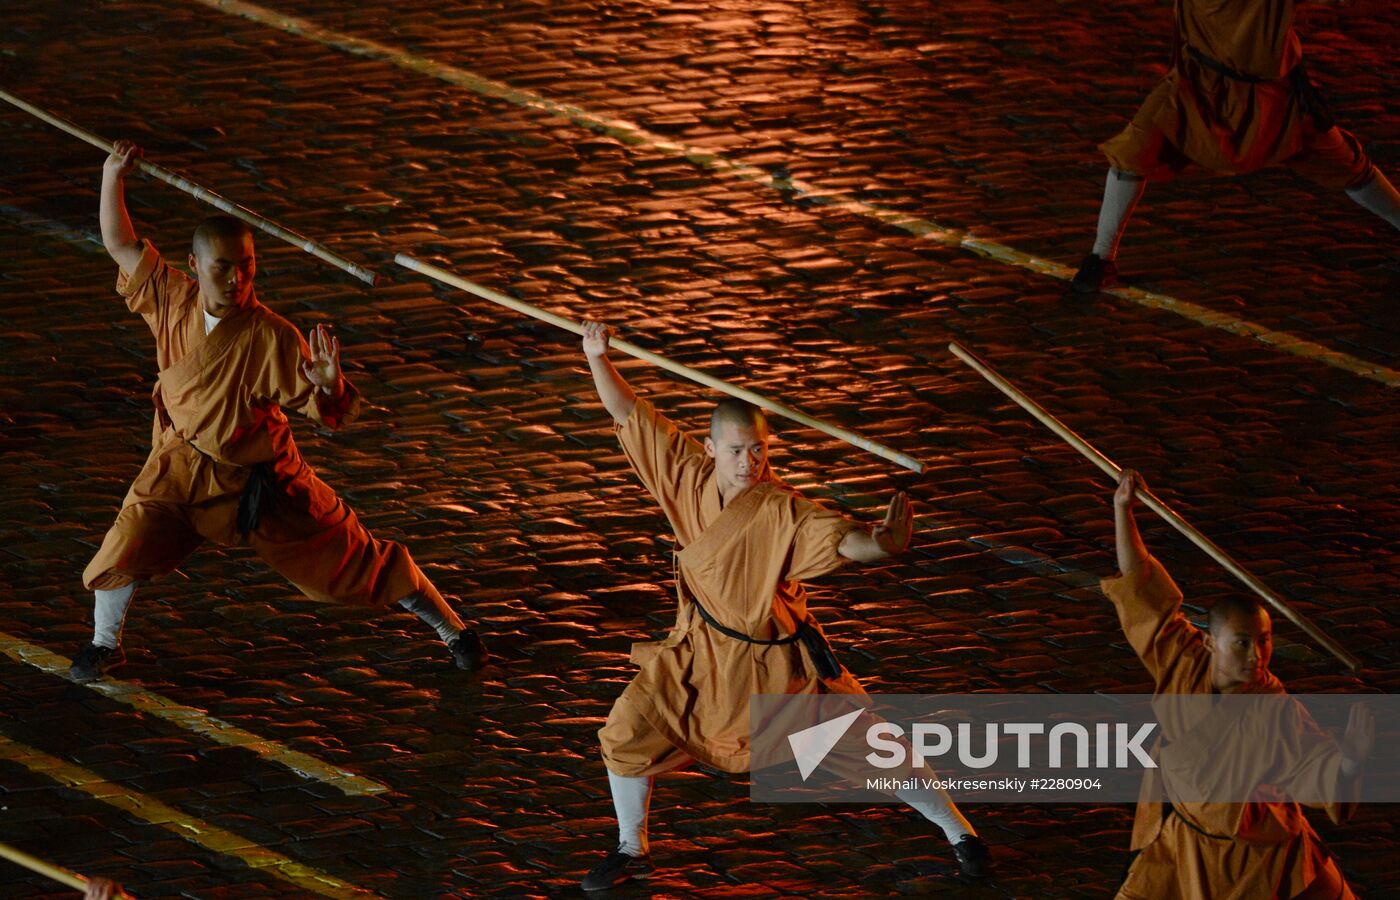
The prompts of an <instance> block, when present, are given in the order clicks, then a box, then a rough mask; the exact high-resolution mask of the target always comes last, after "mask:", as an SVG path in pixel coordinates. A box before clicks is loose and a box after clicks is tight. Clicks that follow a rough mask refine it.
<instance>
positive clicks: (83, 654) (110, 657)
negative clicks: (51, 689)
mask: <svg viewBox="0 0 1400 900" xmlns="http://www.w3.org/2000/svg"><path fill="white" fill-rule="evenodd" d="M124 662H126V654H125V653H123V652H122V648H120V647H117V648H115V649H113V648H111V647H103V646H102V645H100V644H88V645H87V646H86V647H84V648H83V649H82V650H80V651H78V655H77V656H75V657H73V664H72V665H71V666H69V667H68V677H70V678H72V679H73V680H74V681H82V682H87V681H96V680H97V679H99V678H101V677H102V673H103V672H106V671H107V670H108V669H113V668H116V667H117V666H119V665H121V664H122V663H124Z"/></svg>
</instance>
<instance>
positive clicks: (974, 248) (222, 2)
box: [191, 0, 1400, 387]
mask: <svg viewBox="0 0 1400 900" xmlns="http://www.w3.org/2000/svg"><path fill="white" fill-rule="evenodd" d="M191 2H194V3H199V4H202V5H204V6H208V7H211V8H213V9H216V10H219V11H220V12H223V13H226V14H228V15H233V16H240V17H242V18H245V19H248V20H250V21H253V22H257V23H259V24H261V25H268V26H271V27H273V28H278V29H281V30H283V31H286V32H289V33H291V34H295V35H297V36H299V37H303V38H306V39H308V40H311V41H315V42H316V43H318V44H323V45H325V46H327V47H333V48H334V49H336V50H340V51H342V52H345V53H349V54H352V55H354V56H362V57H366V58H368V59H374V60H379V61H382V62H387V63H392V64H393V65H396V66H398V67H400V68H403V69H408V70H409V71H411V72H418V73H420V74H422V75H427V76H430V77H432V78H436V79H438V80H440V81H445V82H447V83H448V84H452V85H456V86H458V87H463V88H466V89H467V90H470V91H473V92H475V93H477V94H481V95H482V96H485V97H493V98H495V99H498V100H504V101H506V102H507V103H512V104H514V105H516V106H520V107H524V108H526V109H533V110H538V111H539V112H544V113H548V114H550V115H556V116H563V117H565V118H568V119H570V120H571V121H573V122H575V123H576V124H578V125H582V126H583V127H585V128H588V129H590V130H592V131H598V132H602V133H604V134H607V135H609V136H610V137H614V138H616V139H617V140H619V141H622V142H623V143H625V144H629V145H631V146H634V147H638V148H642V149H646V150H655V151H660V152H662V153H666V154H669V155H671V156H680V157H684V158H685V159H687V160H689V161H690V162H692V163H694V164H696V165H698V166H701V167H702V168H706V169H713V170H715V171H718V172H721V173H724V174H728V175H732V176H734V177H736V178H740V179H743V180H745V181H750V182H754V183H756V184H760V185H763V186H764V187H769V188H772V189H774V190H777V191H781V192H783V193H789V194H794V195H796V196H798V197H801V198H803V199H805V200H808V201H811V202H812V203H814V204H819V205H821V206H825V207H828V208H830V209H834V210H838V211H840V212H846V213H850V214H852V215H856V216H862V217H864V218H867V219H874V220H875V221H878V222H880V223H882V224H884V225H887V226H889V227H891V228H898V229H901V230H903V231H907V232H908V233H910V234H913V235H915V236H917V237H920V238H923V239H925V240H931V241H936V242H938V243H940V244H943V245H945V246H949V247H956V248H959V249H962V250H967V251H969V252H972V253H976V254H978V255H979V256H985V257H988V258H991V259H994V260H997V261H998V262H1001V263H1005V264H1006V265H1010V266H1016V267H1018V268H1022V269H1027V270H1030V271H1032V272H1036V273H1039V274H1041V275H1046V276H1049V277H1051V278H1056V279H1059V280H1061V281H1069V280H1070V279H1072V278H1073V277H1074V270H1073V269H1071V268H1069V267H1068V266H1064V265H1061V264H1060V263H1057V262H1054V261H1053V260H1048V259H1044V258H1041V257H1038V256H1033V255H1031V254H1029V253H1024V252H1022V251H1020V250H1017V249H1016V248H1014V247H1008V246H1006V245H1005V244H999V243H997V242H996V241H989V240H984V239H981V238H975V237H973V236H972V235H970V234H968V233H967V232H966V231H963V230H961V229H958V228H953V227H950V226H946V225H940V224H939V223H937V222H934V221H931V220H929V219H922V218H919V217H918V216H911V215H908V214H906V213H901V212H897V211H895V210H890V209H884V208H882V207H879V206H875V205H873V204H870V203H865V202H864V201H861V200H857V199H855V198H854V197H852V196H850V195H849V194H844V193H842V192H840V191H834V190H829V189H827V188H823V187H821V186H820V185H816V184H813V183H810V182H806V181H802V180H800V179H796V178H782V177H778V176H775V175H772V174H769V173H768V172H766V171H764V170H763V169H761V168H759V167H757V166H751V165H748V164H746V163H742V162H738V161H736V160H732V159H729V158H728V157H726V156H724V155H723V154H721V153H716V152H715V151H713V150H706V149H705V148H703V147H698V146H694V145H691V144H685V143H682V142H680V141H674V140H671V139H670V138H667V137H665V136H663V135H660V134H656V133H654V132H650V131H647V130H646V129H644V128H642V127H641V126H639V125H637V124H635V123H633V122H628V121H626V120H625V119H618V118H614V117H612V116H605V115H602V114H600V113H595V112H592V111H590V110H587V109H584V108H583V107H581V106H575V105H574V104H572V103H561V102H559V101H556V100H550V99H549V98H548V97H545V96H543V95H541V94H537V93H535V92H533V91H526V90H521V89H520V88H515V87H511V86H510V85H508V84H505V83H504V82H500V81H494V80H492V79H490V78H486V77H483V76H481V75H477V74H476V73H474V72H471V71H468V70H466V69H462V68H459V67H457V66H453V65H449V64H447V63H442V62H438V61H437V60H435V59H433V58H432V57H429V56H423V55H421V54H418V53H409V52H408V51H405V50H401V49H398V48H396V47H390V46H388V45H386V44H381V43H379V42H377V41H371V40H367V39H365V38H358V37H355V36H353V35H349V34H345V33H343V32H339V31H333V30H331V29H329V28H323V27H321V26H320V25H317V24H316V23H315V22H312V21H310V20H308V19H303V18H299V17H297V16H290V15H287V14H285V13H280V12H277V11H276V10H271V9H268V8H266V7H263V6H258V5H257V4H255V3H247V2H244V0H191ZM1104 293H1108V294H1112V295H1113V296H1115V297H1118V298H1121V299H1123V300H1127V301H1129V302H1132V303H1137V304H1139V305H1141V306H1146V307H1151V308H1153V309H1162V310H1167V311H1169V312H1173V313H1176V314H1177V315H1179V316H1183V317H1185V318H1187V319H1190V320H1192V321H1194V322H1197V323H1199V324H1201V325H1205V326H1206V327H1208V328H1218V329H1220V330H1222V331H1227V332H1229V333H1231V334H1235V335H1240V336H1242V337H1246V338H1250V339H1252V340H1256V341H1259V342H1260V343H1262V344H1266V345H1267V346H1269V347H1272V348H1273V349H1275V350H1278V351H1280V352H1282V353H1288V354H1291V355H1293V356H1299V357H1302V358H1304V359H1309V360H1313V361H1315V362H1319V363H1322V364H1324V365H1328V366H1331V367H1333V368H1335V369H1341V370H1342V371H1345V372H1350V373H1351V374H1353V375H1358V376H1360V377H1362V378H1367V379H1370V380H1371V381H1375V382H1378V383H1380V384H1383V385H1386V386H1387V387H1397V386H1400V371H1396V370H1394V369H1390V368H1387V367H1386V366H1383V365H1380V364H1379V363H1375V362H1370V361H1367V360H1364V359H1361V358H1360V357H1356V356H1352V355H1350V354H1347V353H1342V352H1340V351H1338V350H1333V349H1331V348H1330V347H1326V346H1323V345H1322V344H1318V343H1315V342H1313V341H1308V340H1304V339H1302V338H1299V337H1297V336H1295V335H1291V334H1287V333H1285V332H1282V331H1275V330H1273V329H1271V328H1267V327H1265V326H1263V325H1258V324H1255V323H1253V322H1249V321H1247V320H1245V319H1240V318H1237V317H1235V316H1231V315H1228V314H1226V313H1222V312H1217V311H1215V310H1212V309H1210V308H1209V307H1205V306H1201V305H1199V304H1196V303H1190V302H1188V301H1185V300H1177V299H1175V298H1173V297H1169V296H1167V295H1165V294H1157V293H1153V292H1151V291H1144V290H1140V289H1138V288H1127V287H1125V288H1115V289H1110V290H1108V291H1105V292H1104Z"/></svg>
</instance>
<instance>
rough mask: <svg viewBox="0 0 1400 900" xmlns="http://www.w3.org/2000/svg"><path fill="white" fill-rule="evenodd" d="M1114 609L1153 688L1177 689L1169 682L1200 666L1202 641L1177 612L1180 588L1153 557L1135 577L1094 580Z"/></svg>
mask: <svg viewBox="0 0 1400 900" xmlns="http://www.w3.org/2000/svg"><path fill="white" fill-rule="evenodd" d="M1099 587H1100V589H1102V590H1103V592H1104V595H1105V596H1107V597H1108V599H1109V600H1111V601H1113V606H1114V608H1115V609H1116V610H1117V612H1118V622H1119V624H1121V625H1122V626H1123V634H1124V636H1125V637H1127V639H1128V643H1129V644H1131V645H1132V648H1133V651H1134V652H1135V653H1137V655H1138V658H1139V659H1141V660H1142V663H1143V665H1144V666H1146V667H1147V671H1148V673H1149V674H1150V675H1151V676H1152V679H1153V681H1154V682H1156V686H1157V690H1158V691H1168V692H1173V693H1174V692H1176V690H1177V686H1176V685H1175V684H1174V682H1176V681H1177V678H1178V676H1180V675H1183V674H1184V673H1185V670H1186V669H1187V668H1194V667H1195V666H1196V665H1197V664H1199V657H1200V655H1201V654H1203V653H1206V652H1207V651H1206V648H1205V642H1204V639H1203V638H1202V637H1201V634H1200V632H1199V631H1197V630H1196V629H1195V628H1194V627H1192V625H1191V623H1190V622H1189V621H1187V619H1186V616H1184V615H1183V614H1182V612H1181V599H1182V597H1181V590H1180V589H1179V588H1178V587H1177V586H1176V582H1174V581H1172V578H1171V576H1170V575H1168V574H1167V570H1166V569H1164V568H1163V567H1162V564H1161V563H1159V562H1158V561H1157V559H1156V558H1155V557H1148V559H1147V565H1146V567H1145V571H1143V572H1142V573H1141V574H1140V575H1139V576H1138V577H1137V578H1136V579H1129V578H1128V577H1127V576H1125V575H1116V576H1114V577H1112V578H1105V579H1103V580H1102V581H1100V582H1099Z"/></svg>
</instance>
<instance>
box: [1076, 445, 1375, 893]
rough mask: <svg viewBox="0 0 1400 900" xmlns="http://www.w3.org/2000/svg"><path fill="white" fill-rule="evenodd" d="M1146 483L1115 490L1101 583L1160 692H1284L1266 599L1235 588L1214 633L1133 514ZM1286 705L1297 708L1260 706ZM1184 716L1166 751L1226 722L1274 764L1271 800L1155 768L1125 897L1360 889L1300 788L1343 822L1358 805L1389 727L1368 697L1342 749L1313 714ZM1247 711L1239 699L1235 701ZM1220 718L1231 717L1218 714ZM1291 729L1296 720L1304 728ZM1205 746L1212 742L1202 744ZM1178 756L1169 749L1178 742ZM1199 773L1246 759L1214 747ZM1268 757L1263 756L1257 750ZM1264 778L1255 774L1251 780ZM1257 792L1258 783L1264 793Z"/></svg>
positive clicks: (1169, 723)
mask: <svg viewBox="0 0 1400 900" xmlns="http://www.w3.org/2000/svg"><path fill="white" fill-rule="evenodd" d="M1140 486H1141V482H1140V480H1139V479H1138V477H1137V475H1136V474H1135V473H1134V472H1132V471H1130V470H1124V472H1123V475H1122V479H1121V480H1120V482H1119V485H1118V490H1117V492H1116V493H1115V494H1114V498H1113V505H1114V521H1115V529H1116V534H1115V542H1116V545H1117V552H1118V568H1119V574H1118V575H1117V576H1115V577H1113V578H1105V579H1104V580H1103V581H1102V582H1101V587H1102V589H1103V592H1104V594H1105V595H1107V596H1108V598H1109V599H1110V600H1112V601H1113V605H1114V607H1115V608H1116V609H1117V612H1118V619H1119V621H1120V622H1121V623H1122V626H1123V633H1124V634H1125V635H1126V636H1127V638H1128V642H1129V643H1130V644H1131V645H1132V647H1133V650H1134V651H1135V652H1136V653H1137V655H1138V657H1139V658H1140V659H1141V660H1142V662H1143V665H1144V666H1146V667H1147V670H1148V672H1149V673H1150V674H1151V676H1152V679H1153V681H1154V684H1155V688H1154V693H1155V694H1158V695H1162V694H1187V695H1204V696H1207V697H1209V696H1211V695H1217V694H1254V695H1261V699H1262V695H1275V696H1282V695H1285V694H1286V693H1287V692H1286V690H1285V688H1284V685H1283V683H1282V682H1280V681H1279V680H1278V678H1276V677H1275V676H1274V675H1273V673H1271V672H1270V671H1269V658H1270V655H1271V654H1272V652H1273V636H1272V625H1271V620H1270V617H1269V614H1268V612H1267V611H1266V610H1265V609H1264V608H1263V607H1262V606H1261V605H1260V604H1259V603H1258V602H1257V601H1255V600H1254V598H1253V597H1247V596H1236V595H1232V596H1229V597H1227V598H1225V599H1224V600H1221V601H1219V602H1218V603H1216V604H1215V606H1213V607H1212V608H1211V610H1210V620H1209V630H1208V631H1207V632H1205V633H1202V632H1200V631H1198V630H1197V629H1196V628H1194V627H1193V626H1192V625H1191V623H1190V622H1189V621H1187V619H1186V617H1185V615H1183V614H1182V612H1181V601H1182V595H1181V592H1180V591H1179V590H1178V589H1177V586H1176V584H1175V583H1173V582H1172V580H1171V577H1170V576H1168V575H1167V572H1166V570H1165V569H1163V568H1162V566H1161V564H1160V563H1158V562H1157V560H1156V559H1154V558H1153V557H1152V556H1151V555H1150V554H1149V553H1148V551H1147V548H1146V546H1144V544H1143V542H1142V538H1141V536H1140V535H1139V534H1138V528H1137V521H1136V519H1135V518H1134V515H1133V504H1134V499H1135V497H1134V494H1135V491H1136V490H1137V488H1138V487H1140ZM1260 705H1261V706H1266V707H1268V708H1272V709H1274V710H1279V709H1285V705H1284V704H1281V703H1279V704H1273V703H1269V704H1265V703H1262V702H1261V704H1260ZM1171 709H1173V710H1177V712H1176V713H1175V716H1176V717H1179V718H1180V719H1181V721H1176V720H1175V719H1173V720H1165V719H1164V721H1163V723H1162V724H1163V728H1164V732H1163V740H1162V741H1160V742H1159V744H1158V746H1157V747H1154V749H1153V753H1154V755H1155V754H1157V753H1158V752H1159V751H1162V748H1163V747H1164V746H1168V747H1170V748H1172V749H1173V750H1174V751H1175V752H1176V753H1177V754H1179V755H1180V754H1185V755H1186V756H1187V758H1189V757H1190V754H1191V753H1192V752H1193V747H1194V746H1197V745H1199V746H1205V745H1207V744H1209V743H1211V742H1212V741H1216V740H1217V739H1218V737H1219V735H1220V733H1221V732H1222V731H1228V730H1229V729H1230V728H1232V727H1235V726H1239V727H1240V728H1241V729H1244V730H1245V735H1246V738H1247V739H1248V740H1247V750H1248V753H1247V755H1248V757H1249V758H1250V761H1251V764H1252V765H1254V766H1255V767H1256V768H1254V769H1248V770H1247V771H1261V772H1268V773H1269V780H1268V783H1267V784H1260V785H1258V793H1259V794H1260V795H1262V796H1269V797H1273V798H1277V799H1274V800H1272V801H1269V802H1263V801H1254V802H1248V803H1238V802H1196V801H1183V800H1179V799H1178V800H1173V798H1172V797H1171V790H1170V787H1171V784H1172V783H1173V782H1171V781H1170V779H1169V775H1164V774H1163V771H1164V770H1166V769H1169V768H1170V767H1168V766H1167V764H1166V763H1165V762H1164V763H1163V769H1153V770H1149V771H1148V773H1147V774H1146V776H1145V777H1144V782H1143V788H1142V792H1141V794H1140V795H1139V800H1138V806H1137V814H1136V816H1135V818H1134V822H1133V836H1132V851H1133V858H1132V862H1131V863H1130V865H1129V868H1128V871H1127V875H1126V878H1125V880H1124V882H1123V884H1122V886H1121V888H1120V889H1119V892H1118V897H1120V898H1129V900H1148V898H1151V900H1156V898H1162V900H1167V898H1181V897H1211V898H1240V900H1245V898H1254V897H1279V898H1299V897H1306V898H1324V897H1325V898H1350V897H1352V896H1353V894H1352V892H1351V890H1350V888H1349V887H1348V886H1347V884H1346V881H1345V879H1344V878H1343V877H1342V874H1341V872H1340V871H1339V870H1338V868H1337V863H1336V860H1335V859H1333V857H1332V856H1331V854H1330V853H1329V852H1328V850H1327V848H1326V847H1325V846H1324V845H1323V844H1322V842H1321V840H1320V839H1319V838H1318V836H1317V834H1316V833H1315V832H1314V831H1313V829H1312V826H1311V825H1310V824H1309V823H1308V820H1307V819H1306V818H1305V817H1304V815H1303V811H1302V809H1301V808H1300V806H1299V804H1298V803H1297V802H1294V801H1293V800H1292V799H1291V796H1303V797H1330V798H1335V800H1334V801H1328V802H1325V803H1317V804H1313V803H1310V804H1309V805H1321V806H1322V807H1323V808H1324V809H1325V810H1326V812H1327V815H1328V816H1329V817H1330V818H1331V819H1332V821H1334V822H1341V821H1343V820H1344V819H1346V818H1347V817H1349V816H1350V815H1351V814H1352V812H1353V811H1354V809H1355V803H1354V802H1350V800H1351V799H1353V798H1354V796H1355V794H1356V787H1357V781H1358V779H1359V777H1360V769H1361V765H1362V763H1363V762H1364V761H1365V760H1366V759H1367V757H1369V756H1370V754H1371V750H1372V748H1373V747H1374V743H1375V722H1374V718H1373V717H1372V716H1371V714H1370V712H1369V711H1368V710H1366V709H1365V708H1364V707H1362V706H1359V705H1358V706H1354V707H1352V709H1351V714H1350V718H1349V720H1348V723H1347V729H1346V733H1345V735H1344V736H1343V738H1342V740H1341V742H1340V746H1339V745H1338V744H1337V743H1336V742H1334V741H1332V739H1331V738H1329V737H1327V736H1326V735H1325V734H1323V733H1322V732H1321V730H1320V729H1318V728H1317V726H1316V725H1315V724H1314V723H1312V721H1311V719H1310V718H1307V714H1306V712H1302V713H1301V719H1300V718H1287V717H1279V716H1272V717H1271V716H1261V717H1260V720H1259V721H1256V720H1255V719H1253V718H1251V719H1249V720H1248V721H1245V722H1243V723H1238V722H1227V723H1223V725H1224V726H1225V727H1222V723H1221V722H1219V721H1214V720H1213V719H1212V704H1209V703H1206V704H1201V705H1199V706H1196V705H1194V704H1183V705H1180V706H1172V707H1171ZM1232 709H1233V707H1232ZM1216 718H1218V717H1216ZM1290 726H1291V727H1290ZM1194 742H1198V743H1194ZM1164 752H1165V751H1164ZM1203 756H1204V759H1202V760H1201V761H1200V762H1201V765H1200V766H1199V769H1200V770H1201V771H1202V772H1206V773H1210V772H1212V771H1214V770H1216V769H1219V768H1220V767H1221V766H1222V764H1223V763H1226V762H1228V763H1229V764H1230V766H1232V767H1233V766H1238V764H1239V759H1238V758H1231V759H1229V760H1224V759H1222V758H1221V755H1219V754H1217V755H1214V756H1211V755H1206V754H1203ZM1256 757H1257V759H1255V758H1256ZM1250 784H1251V785H1253V784H1254V782H1252V781H1251V782H1250ZM1250 795H1251V796H1252V795H1253V792H1251V793H1250Z"/></svg>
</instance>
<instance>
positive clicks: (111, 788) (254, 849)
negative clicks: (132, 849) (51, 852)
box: [0, 732, 379, 897]
mask: <svg viewBox="0 0 1400 900" xmlns="http://www.w3.org/2000/svg"><path fill="white" fill-rule="evenodd" d="M0 759H3V760H9V761H10V762H13V763H17V764H19V765H21V766H24V767H25V768H26V769H28V770H29V771H31V772H34V773H36V774H38V775H43V776H44V777H46V778H50V779H52V780H54V781H56V782H58V783H59V784H61V785H63V786H64V787H68V788H72V789H74V790H77V791H82V792H83V793H85V794H87V795H89V796H91V797H94V798H96V799H98V800H101V801H102V802H103V803H106V804H107V805H108V806H114V807H116V808H117V809H119V810H121V811H122V812H125V813H128V814H130V815H132V816H135V817H136V818H138V819H141V820H142V821H145V822H149V823H151V824H152V825H158V826H160V827H161V828H164V829H165V830H166V831H170V832H173V833H174V834H177V835H179V836H180V837H182V838H184V839H185V840H187V841H191V842H193V843H196V844H198V845H199V846H201V847H203V848H205V849H206V850H212V851H214V852H215V853H220V854H223V855H225V856H232V857H234V858H236V859H240V860H242V861H243V862H244V863H245V864H246V865H247V866H248V867H249V868H251V869H257V870H258V871H260V872H266V873H267V874H269V875H272V876H274V877H276V878H279V879H281V880H282V881H286V882H288V883H290V884H293V885H296V886H297V887H299V888H302V889H303V890H307V891H311V892H313V893H316V894H320V895H321V896H322V897H378V896H379V895H378V894H375V893H373V892H371V891H367V890H365V889H364V888H362V887H358V886H356V885H353V884H350V883H349V882H346V881H341V880H340V879H339V878H335V877H333V876H331V875H327V874H326V873H325V872H322V871H320V870H319V869H313V868H312V867H310V866H308V865H304V864H303V863H299V862H297V861H296V860H294V859H290V858H289V857H286V856H283V855H282V854H280V853H274V852H273V851H271V850H268V849H266V848H264V847H261V846H259V845H258V844H257V843H255V842H254V841H250V840H248V839H247V838H245V837H242V836H240V835H237V834H234V833H233V832H232V831H228V830H226V829H223V828H219V827H218V826H216V825H210V824H209V823H208V822H205V821H204V820H203V819H198V818H195V817H194V816H190V815H186V814H185V813H183V812H181V811H180V810H178V809H176V808H175V807H173V806H167V805H165V804H164V803H161V802H160V801H159V800H157V799H155V798H154V797H152V796H150V795H148V794H142V793H140V792H139V791H133V790H130V789H128V788H124V787H122V786H121V785H119V784H113V783H112V782H110V781H107V780H106V779H104V778H103V777H102V776H101V775H98V774H97V773H96V772H93V771H90V770H88V769H84V768H83V767H82V766H78V765H75V764H73V763H70V762H68V761H66V760H63V759H59V758H58V757H57V756H51V755H49V754H47V753H45V752H43V751H42V750H38V749H35V748H34V747H30V746H28V745H27V744H21V743H19V742H18V741H15V740H12V739H11V738H10V737H8V736H7V735H6V734H5V733H4V732H0Z"/></svg>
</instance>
